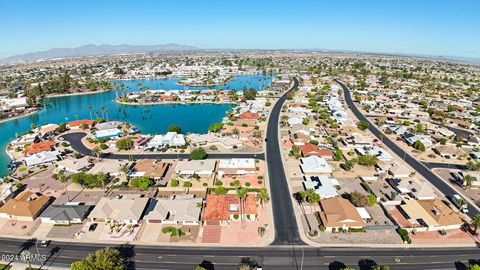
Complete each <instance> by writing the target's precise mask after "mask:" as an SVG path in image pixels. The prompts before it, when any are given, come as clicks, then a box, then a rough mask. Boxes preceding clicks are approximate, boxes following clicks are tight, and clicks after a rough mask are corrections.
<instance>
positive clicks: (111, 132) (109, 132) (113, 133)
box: [93, 128, 123, 140]
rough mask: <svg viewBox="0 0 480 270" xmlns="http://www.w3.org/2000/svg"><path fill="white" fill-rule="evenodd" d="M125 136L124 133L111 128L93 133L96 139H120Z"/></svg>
mask: <svg viewBox="0 0 480 270" xmlns="http://www.w3.org/2000/svg"><path fill="white" fill-rule="evenodd" d="M122 135H123V131H121V130H120V129H118V128H109V129H101V130H96V131H95V132H94V133H93V137H95V139H97V140H98V139H106V138H110V139H111V138H118V137H120V136H122Z"/></svg>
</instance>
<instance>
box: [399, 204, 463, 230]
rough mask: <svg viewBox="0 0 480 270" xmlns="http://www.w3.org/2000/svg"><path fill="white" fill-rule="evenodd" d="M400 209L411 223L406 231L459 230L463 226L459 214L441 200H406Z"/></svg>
mask: <svg viewBox="0 0 480 270" xmlns="http://www.w3.org/2000/svg"><path fill="white" fill-rule="evenodd" d="M399 207H400V209H401V211H400V213H401V214H403V215H404V217H405V218H406V220H407V221H408V223H409V226H408V227H404V229H406V230H409V231H411V230H413V229H414V228H415V230H418V231H433V230H447V229H458V228H460V227H461V226H462V224H463V221H462V219H461V218H460V217H459V216H458V214H457V213H455V212H454V211H453V210H452V209H450V208H449V207H448V206H447V205H445V203H444V202H442V201H441V200H423V201H418V200H415V199H412V198H404V200H403V201H402V204H401V205H400V206H399Z"/></svg>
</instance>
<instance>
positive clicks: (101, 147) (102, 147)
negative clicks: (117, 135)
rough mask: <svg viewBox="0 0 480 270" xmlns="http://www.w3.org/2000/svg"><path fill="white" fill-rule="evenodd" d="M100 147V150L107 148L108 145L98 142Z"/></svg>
mask: <svg viewBox="0 0 480 270" xmlns="http://www.w3.org/2000/svg"><path fill="white" fill-rule="evenodd" d="M100 149H101V150H105V149H108V145H106V144H104V143H102V144H100Z"/></svg>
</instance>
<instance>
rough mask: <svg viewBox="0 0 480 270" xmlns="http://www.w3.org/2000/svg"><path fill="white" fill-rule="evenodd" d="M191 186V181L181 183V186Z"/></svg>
mask: <svg viewBox="0 0 480 270" xmlns="http://www.w3.org/2000/svg"><path fill="white" fill-rule="evenodd" d="M191 186H192V182H184V183H183V187H191Z"/></svg>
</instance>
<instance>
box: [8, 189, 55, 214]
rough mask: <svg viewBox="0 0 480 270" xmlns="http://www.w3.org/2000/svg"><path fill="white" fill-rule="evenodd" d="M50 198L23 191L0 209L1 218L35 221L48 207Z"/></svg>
mask: <svg viewBox="0 0 480 270" xmlns="http://www.w3.org/2000/svg"><path fill="white" fill-rule="evenodd" d="M49 202H50V197H48V196H45V195H43V194H41V193H34V192H32V191H28V190H26V191H23V192H22V193H20V194H18V195H17V196H16V197H15V198H12V199H10V200H8V201H7V202H5V204H4V205H3V206H2V207H0V217H2V218H11V219H18V220H34V219H36V218H37V217H38V215H40V213H41V212H42V211H43V210H44V209H45V208H46V207H47V206H48V204H49Z"/></svg>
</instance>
